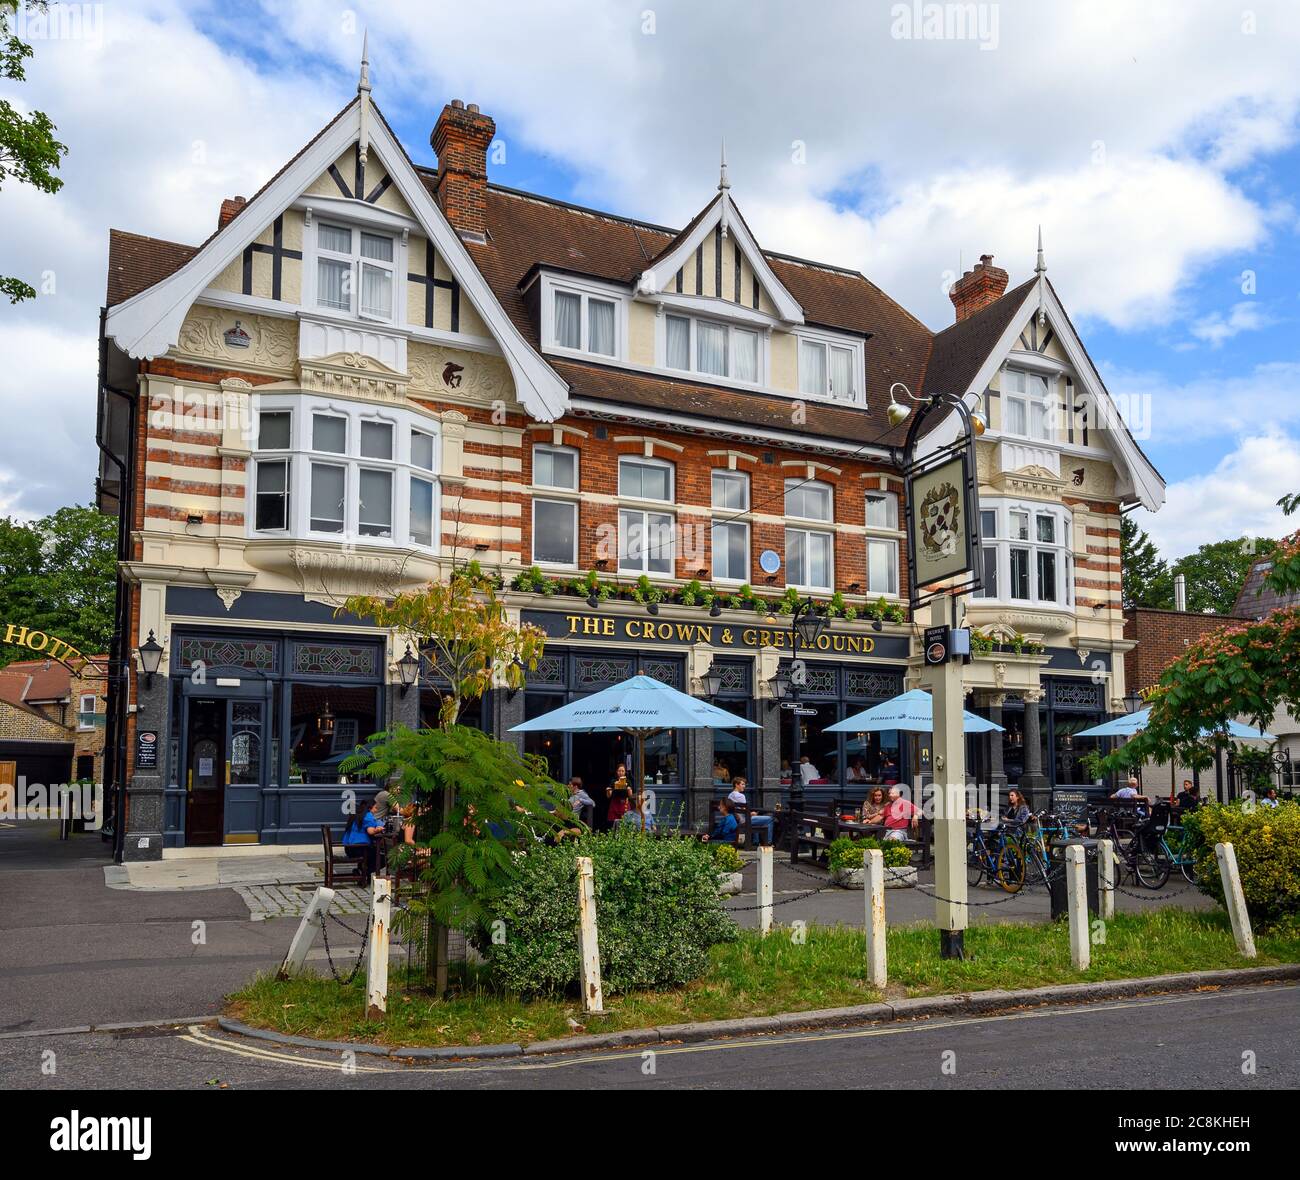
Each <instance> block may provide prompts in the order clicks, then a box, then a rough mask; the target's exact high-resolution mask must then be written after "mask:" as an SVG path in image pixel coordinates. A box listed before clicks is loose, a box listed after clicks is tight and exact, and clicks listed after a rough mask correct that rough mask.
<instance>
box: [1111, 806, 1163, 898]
mask: <svg viewBox="0 0 1300 1180" xmlns="http://www.w3.org/2000/svg"><path fill="white" fill-rule="evenodd" d="M1167 826H1168V810H1167V809H1166V810H1165V812H1164V813H1163V815H1162V814H1161V813H1160V807H1159V805H1157V806H1156V807H1155V808H1154V809H1153V812H1152V815H1151V816H1150V817H1149V818H1147V819H1144V820H1143V821H1142V823H1140V824H1139V825H1138V826H1137V827H1136V828H1134V829H1133V831H1132V832H1131V833H1130V835H1129V840H1128V842H1127V843H1125V842H1124V841H1122V840H1121V839H1120V832H1119V828H1118V827H1117V826H1116V824H1115V815H1114V812H1113V811H1111V810H1110V809H1109V808H1103V809H1102V810H1101V811H1100V812H1098V815H1097V836H1098V838H1099V839H1103V840H1109V841H1110V842H1111V845H1112V847H1113V848H1114V849H1115V884H1116V885H1118V884H1119V883H1120V882H1121V881H1122V880H1123V879H1124V876H1125V874H1126V873H1127V874H1128V875H1129V876H1131V877H1132V878H1133V879H1134V880H1135V881H1136V882H1137V883H1138V884H1139V885H1142V886H1144V887H1145V888H1147V889H1159V888H1161V887H1162V886H1163V885H1164V884H1165V883H1166V882H1167V881H1168V880H1169V874H1170V873H1172V872H1173V867H1174V862H1173V858H1172V857H1171V856H1170V855H1169V850H1168V849H1167V848H1166V847H1165V846H1164V839H1163V837H1164V833H1165V830H1166V827H1167Z"/></svg>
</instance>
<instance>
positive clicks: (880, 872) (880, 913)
mask: <svg viewBox="0 0 1300 1180" xmlns="http://www.w3.org/2000/svg"><path fill="white" fill-rule="evenodd" d="M862 893H863V896H864V897H865V898H866V903H867V982H868V983H870V984H871V986H872V987H874V988H877V989H879V990H880V991H884V988H885V981H886V978H887V976H886V971H885V854H884V853H883V852H881V851H880V849H879V848H868V849H865V850H864V852H863V854H862Z"/></svg>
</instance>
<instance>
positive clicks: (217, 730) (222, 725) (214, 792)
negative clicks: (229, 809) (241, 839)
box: [185, 697, 226, 847]
mask: <svg viewBox="0 0 1300 1180" xmlns="http://www.w3.org/2000/svg"><path fill="white" fill-rule="evenodd" d="M185 749H186V766H185V775H186V778H185V786H186V807H185V843H186V844H187V845H189V846H191V847H193V846H197V845H209V844H220V843H222V840H223V838H224V835H225V816H226V701H224V700H210V699H205V698H202V697H191V698H190V702H189V723H188V725H187V733H186V743H185Z"/></svg>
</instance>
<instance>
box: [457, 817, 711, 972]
mask: <svg viewBox="0 0 1300 1180" xmlns="http://www.w3.org/2000/svg"><path fill="white" fill-rule="evenodd" d="M579 856H590V857H591V858H592V869H593V873H594V877H595V887H596V919H597V927H598V930H599V935H600V970H601V983H602V987H603V989H604V991H605V992H606V993H615V992H627V991H632V990H635V989H637V988H654V987H668V986H672V985H675V984H682V983H686V982H687V981H689V980H692V979H697V978H699V977H700V976H701V975H703V974H704V972H705V969H706V968H707V966H708V951H709V947H711V946H713V945H714V944H715V943H719V942H729V941H731V940H732V939H734V938H735V937H736V926H735V924H734V923H733V922H732V920H731V919H730V918H729V917H728V916H727V914H726V911H725V910H724V909H723V906H722V900H721V898H720V897H719V894H718V870H717V867H716V866H715V864H714V860H713V851H712V849H711V848H710V847H709V846H708V845H707V844H703V843H700V842H699V841H696V840H670V839H656V838H654V837H652V836H647V835H645V834H644V833H639V832H631V831H621V830H620V831H615V832H611V833H604V834H600V835H587V836H583V837H582V838H581V839H579V840H576V841H565V842H564V843H563V844H561V845H558V846H557V847H554V848H548V847H545V846H542V845H538V846H536V847H534V848H532V849H530V850H529V851H528V852H526V853H524V854H522V856H521V862H520V864H519V873H518V876H517V877H516V878H515V879H514V880H513V881H512V882H511V883H510V885H508V886H507V887H506V889H505V891H504V893H503V895H502V896H501V898H500V901H499V903H498V905H497V917H498V918H499V919H500V921H501V922H502V923H503V925H502V926H499V927H498V929H499V930H500V931H501V935H500V941H498V942H490V943H489V942H487V941H486V940H485V945H483V946H482V947H481V948H480V949H481V950H482V951H483V954H484V957H485V959H486V960H487V967H488V971H489V975H490V977H491V980H492V983H493V984H494V985H495V986H496V987H499V988H501V989H503V990H506V991H509V992H514V993H518V994H520V995H554V994H557V993H562V992H564V991H567V990H569V989H570V988H573V987H576V986H577V984H578V979H579V948H578V885H577V864H576V862H577V858H578V857H579Z"/></svg>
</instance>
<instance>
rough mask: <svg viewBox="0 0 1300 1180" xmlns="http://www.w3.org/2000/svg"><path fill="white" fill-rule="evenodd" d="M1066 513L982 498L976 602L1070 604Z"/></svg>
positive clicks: (1070, 588)
mask: <svg viewBox="0 0 1300 1180" xmlns="http://www.w3.org/2000/svg"><path fill="white" fill-rule="evenodd" d="M1069 538H1070V512H1069V510H1068V509H1066V508H1062V507H1058V506H1056V505H1047V504H1015V503H1009V502H1007V501H1003V500H997V499H993V500H992V501H991V502H990V500H989V498H987V497H986V498H985V499H984V501H983V503H982V504H981V508H980V551H979V557H980V569H981V575H982V580H983V586H982V588H981V590H980V592H979V594H978V597H980V598H990V599H997V600H1000V601H1008V602H1028V603H1035V604H1038V605H1042V606H1068V605H1070V603H1071V602H1072V601H1073V587H1072V586H1071V578H1072V576H1073V570H1072V563H1071V559H1070V550H1069Z"/></svg>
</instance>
